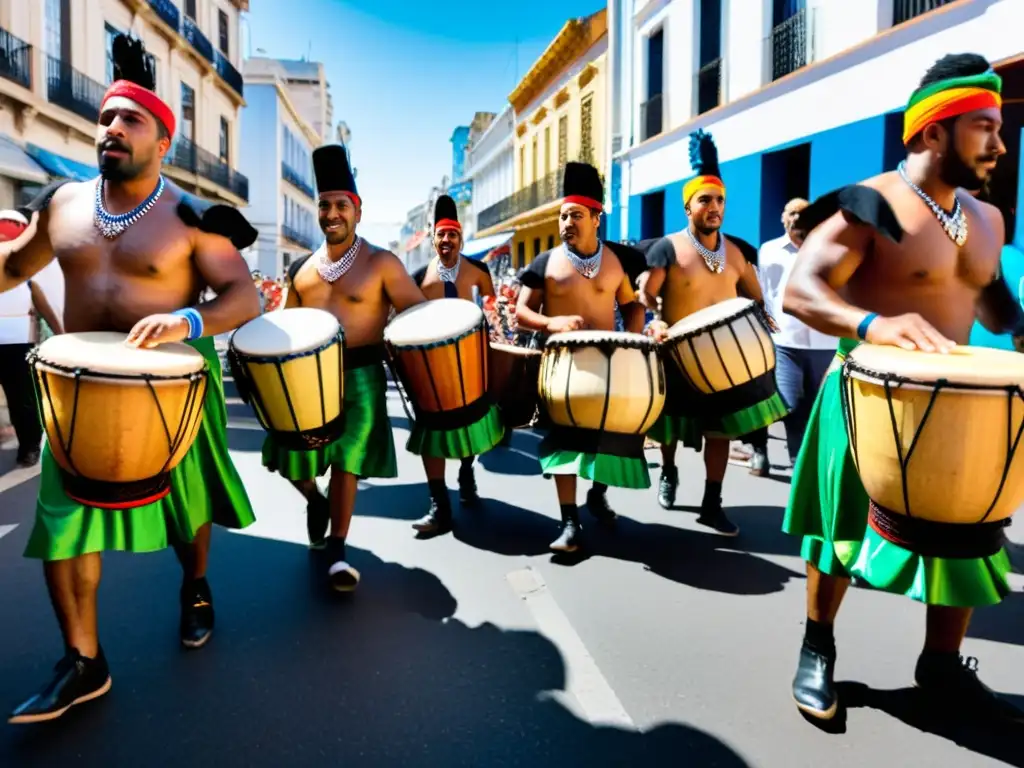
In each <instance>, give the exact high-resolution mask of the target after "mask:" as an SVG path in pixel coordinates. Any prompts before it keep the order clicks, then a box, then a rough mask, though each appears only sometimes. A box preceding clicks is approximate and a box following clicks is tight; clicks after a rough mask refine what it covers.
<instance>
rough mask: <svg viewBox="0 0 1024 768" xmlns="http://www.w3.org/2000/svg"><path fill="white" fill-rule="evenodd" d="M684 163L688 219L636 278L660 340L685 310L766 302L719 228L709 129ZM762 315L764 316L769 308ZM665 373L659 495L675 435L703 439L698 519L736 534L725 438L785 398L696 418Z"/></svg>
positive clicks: (774, 411) (677, 383) (664, 493)
mask: <svg viewBox="0 0 1024 768" xmlns="http://www.w3.org/2000/svg"><path fill="white" fill-rule="evenodd" d="M690 164H691V165H692V166H693V170H694V171H695V172H696V174H697V175H696V176H695V177H694V178H693V179H691V180H690V181H688V182H687V183H686V185H685V186H684V187H683V204H684V205H685V210H686V215H687V217H688V218H689V226H688V227H687V228H686V229H685V230H683V231H682V232H680V233H677V234H675V235H669V236H668V237H665V238H662V239H661V240H660V241H659V242H657V243H655V244H654V245H653V246H651V248H650V249H649V250H648V251H647V266H648V271H647V272H646V273H645V274H644V275H643V277H642V278H641V280H640V286H641V298H642V299H643V302H644V304H645V305H646V306H647V307H648V309H650V310H652V311H653V312H655V314H656V319H655V321H654V322H653V323H651V327H650V329H649V331H650V332H651V333H652V334H653V335H654V337H655V338H657V339H658V340H659V341H663V340H664V339H665V338H667V331H668V328H669V326H671V325H672V324H674V323H677V322H679V321H680V320H682V319H683V318H684V317H686V316H687V315H691V314H693V313H694V312H697V311H698V310H701V309H704V308H706V307H710V306H712V305H713V304H717V303H718V302H721V301H725V300H726V299H734V298H736V297H737V296H739V295H743V296H746V297H747V298H750V299H753V300H754V301H756V302H757V303H758V304H760V305H761V308H762V309H764V297H763V296H762V294H761V283H760V281H759V280H758V278H757V272H756V270H755V269H754V265H753V264H752V263H751V262H750V261H749V260H747V259H746V258H744V255H743V253H742V251H741V250H740V245H739V244H737V241H734V240H733V239H730V238H729V237H727V236H726V235H725V234H724V233H723V232H722V231H721V230H722V221H723V219H724V217H725V184H724V182H723V181H722V178H721V172H720V171H719V169H718V151H717V149H716V148H715V144H714V142H713V141H712V139H711V136H710V134H707V133H705V132H704V131H697V132H696V133H694V134H692V135H691V136H690ZM743 245H746V244H745V243H744V244H743ZM659 297H660V298H661V309H660V314H659V309H658V298H659ZM765 316H766V317H768V315H767V313H765ZM769 323H771V320H770V319H769ZM665 375H666V380H667V384H668V398H667V400H666V402H665V409H664V410H663V411H662V414H661V416H660V417H659V418H658V421H656V422H655V424H654V426H653V427H652V428H651V430H650V432H649V433H648V436H649V437H651V439H653V440H654V441H656V442H658V443H661V456H662V465H661V480H660V483H659V488H658V501H659V503H660V504H661V505H662V506H663V507H666V508H670V507H671V506H672V505H673V504H674V503H675V496H676V489H677V487H678V484H679V470H678V469H677V468H676V446H677V444H678V441H679V440H682V441H683V445H685V446H688V447H691V448H695V449H697V450H699V449H700V447H701V439H702V438H703V439H704V470H705V473H706V478H705V482H704V498H703V500H702V501H701V512H700V517H698V518H697V522H698V523H700V524H702V525H706V526H707V527H709V528H711V529H712V530H714V531H716V532H718V533H720V534H722V535H724V536H736V535H738V534H739V527H738V526H737V525H736V524H735V523H733V522H732V521H731V520H729V518H728V517H727V516H726V514H725V511H724V510H723V509H722V481H723V480H724V479H725V470H726V468H727V467H728V466H729V440H730V438H735V437H740V436H742V435H746V434H750V433H751V432H754V431H756V430H759V429H761V428H762V427H766V426H768V425H769V424H771V423H772V422H774V421H777V420H778V419H781V418H782V417H783V416H784V415H785V414H786V407H785V404H784V403H783V402H782V399H781V398H780V397H779V396H778V395H775V396H774V397H773V398H771V399H769V400H766V401H764V402H762V403H758V404H757V405H755V406H753V407H752V408H750V409H747V410H745V411H742V412H740V413H738V414H730V415H728V416H727V417H726V418H717V417H716V418H713V419H707V418H703V417H698V416H697V415H695V414H694V412H693V410H692V408H688V407H687V404H686V403H685V402H684V400H683V398H682V397H681V396H680V392H681V391H683V387H685V386H687V385H686V384H685V383H684V382H683V381H682V374H681V373H680V372H679V371H678V370H677V369H676V366H675V365H674V364H672V363H666V366H665Z"/></svg>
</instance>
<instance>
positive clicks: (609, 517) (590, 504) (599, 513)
mask: <svg viewBox="0 0 1024 768" xmlns="http://www.w3.org/2000/svg"><path fill="white" fill-rule="evenodd" d="M587 511H588V512H590V514H591V515H593V516H594V517H595V518H596V519H597V520H598V521H599V522H602V523H613V522H615V518H616V514H615V510H613V509H612V508H611V507H609V506H608V497H607V496H605V495H604V491H597V490H594V489H593V488H591V489H590V490H589V491H587Z"/></svg>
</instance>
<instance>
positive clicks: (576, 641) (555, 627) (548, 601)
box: [505, 567, 637, 730]
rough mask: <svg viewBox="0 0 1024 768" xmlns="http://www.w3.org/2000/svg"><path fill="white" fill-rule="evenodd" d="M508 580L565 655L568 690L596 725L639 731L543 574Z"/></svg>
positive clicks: (527, 572)
mask: <svg viewBox="0 0 1024 768" xmlns="http://www.w3.org/2000/svg"><path fill="white" fill-rule="evenodd" d="M505 578H506V579H507V580H508V583H509V585H511V587H512V590H513V591H514V592H515V593H516V594H517V595H518V596H519V597H520V598H521V599H522V600H523V601H524V602H525V603H526V607H527V608H528V609H529V611H530V613H531V614H532V615H533V618H534V621H535V622H536V623H537V628H538V629H539V630H540V631H541V633H542V634H544V635H545V636H546V637H547V638H548V639H549V640H551V641H552V642H553V643H555V645H556V646H557V647H558V649H559V650H560V651H561V652H562V656H563V657H564V658H565V662H566V678H567V684H566V689H567V691H568V693H570V694H571V695H572V696H573V697H574V698H575V699H576V701H577V703H578V704H579V705H580V707H581V708H582V710H583V713H584V714H585V715H586V717H587V719H588V720H589V721H590V722H591V723H593V724H602V725H614V726H617V727H619V728H628V729H630V730H637V727H636V724H635V723H634V722H633V720H632V718H631V717H630V716H629V714H628V713H627V712H626V709H625V707H623V706H622V702H621V701H619V698H618V697H617V696H616V695H615V691H613V690H612V687H611V685H609V684H608V680H607V679H606V678H605V676H604V675H603V674H601V670H600V669H599V668H598V666H597V662H596V661H594V657H593V656H591V655H590V652H589V651H588V650H587V648H586V646H585V645H584V644H583V640H582V638H581V637H580V636H579V634H577V632H576V630H575V629H573V626H572V624H571V623H570V622H569V618H568V617H567V616H566V615H565V613H564V612H563V611H562V609H561V608H560V607H559V606H558V603H557V602H556V601H555V598H554V596H553V595H552V594H551V592H550V591H549V590H548V588H547V585H546V584H545V583H544V580H543V579H541V577H540V574H539V573H537V571H535V570H534V569H533V568H530V567H526V568H523V569H522V570H518V571H511V572H509V573H507V574H505Z"/></svg>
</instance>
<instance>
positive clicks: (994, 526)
mask: <svg viewBox="0 0 1024 768" xmlns="http://www.w3.org/2000/svg"><path fill="white" fill-rule="evenodd" d="M1022 386H1024V356H1021V355H1019V354H1017V353H1016V352H1008V351H1005V350H999V349H989V348H987V347H956V348H954V349H953V351H951V352H949V353H948V354H939V353H929V352H921V351H907V350H904V349H900V348H899V347H890V346H880V345H874V344H861V345H859V346H858V347H856V348H855V349H853V350H852V351H851V352H850V353H849V355H848V356H847V357H846V361H845V362H844V364H843V369H842V394H843V411H844V417H845V419H846V426H847V432H848V434H849V438H850V451H851V453H852V455H853V460H854V464H855V465H856V467H857V472H858V474H859V475H860V478H861V482H862V483H863V485H864V489H865V490H866V491H867V494H868V497H869V498H870V499H871V504H870V512H869V516H868V520H869V524H870V525H871V527H872V528H874V529H875V531H877V532H878V533H879V534H880V535H881V536H882V537H883V538H885V539H887V540H889V541H893V542H895V543H898V544H900V545H901V546H903V547H905V548H907V549H909V550H910V551H912V552H915V553H916V554H919V555H925V556H932V557H949V558H968V557H986V556H989V555H994V554H995V553H996V552H998V551H999V549H1000V548H1001V547H1002V545H1003V542H1004V528H1005V527H1006V525H1008V524H1009V519H1010V517H1011V516H1012V515H1013V513H1014V512H1015V511H1016V509H1017V507H1019V506H1020V504H1021V503H1022V502H1024V459H1022V458H1021V451H1020V447H1021V446H1020V439H1021V434H1022V432H1024V391H1022Z"/></svg>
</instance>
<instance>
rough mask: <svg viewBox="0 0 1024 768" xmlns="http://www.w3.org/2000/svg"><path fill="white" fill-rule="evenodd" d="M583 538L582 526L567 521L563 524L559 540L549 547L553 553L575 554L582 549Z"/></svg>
mask: <svg viewBox="0 0 1024 768" xmlns="http://www.w3.org/2000/svg"><path fill="white" fill-rule="evenodd" d="M581 537H582V534H581V532H580V524H579V523H577V522H576V521H575V520H565V521H563V522H562V531H561V533H559V535H558V538H557V539H555V540H554V541H553V542H551V543H550V544H549V545H548V547H549V548H550V549H551V551H552V552H558V553H565V552H575V551H576V550H578V549H579V548H580V543H581Z"/></svg>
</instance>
